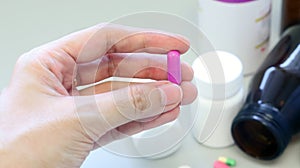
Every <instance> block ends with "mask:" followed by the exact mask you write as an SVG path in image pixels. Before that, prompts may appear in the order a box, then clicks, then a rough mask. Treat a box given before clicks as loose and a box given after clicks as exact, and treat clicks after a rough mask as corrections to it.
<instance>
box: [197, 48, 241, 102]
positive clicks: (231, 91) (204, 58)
mask: <svg viewBox="0 0 300 168" xmlns="http://www.w3.org/2000/svg"><path fill="white" fill-rule="evenodd" d="M192 67H193V70H194V73H195V75H194V80H195V83H196V85H197V88H198V91H199V93H198V94H199V96H202V97H205V98H208V99H215V100H218V99H226V98H229V97H231V96H233V95H235V94H236V93H237V92H238V91H239V90H240V89H241V88H242V87H243V66H242V63H241V61H240V60H239V58H237V57H236V56H235V55H233V54H231V53H228V52H225V51H212V52H208V53H205V54H203V55H200V56H199V57H198V58H197V59H196V60H195V61H194V62H193V65H192Z"/></svg>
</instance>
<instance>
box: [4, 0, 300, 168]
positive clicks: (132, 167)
mask: <svg viewBox="0 0 300 168" xmlns="http://www.w3.org/2000/svg"><path fill="white" fill-rule="evenodd" d="M273 2H274V3H273V4H274V5H273V11H274V12H273V13H272V15H273V16H272V18H273V21H272V36H271V42H272V46H273V45H274V44H275V42H276V41H277V40H278V32H279V19H280V13H279V5H280V3H281V1H280V0H273ZM197 8H198V0H186V1H183V0H163V1H162V0H152V1H141V0H128V1H120V0H109V1H106V0H105V1H104V0H85V1H83V0H82V1H73V0H63V1H59V0H53V1H46V0H26V1H20V0H9V1H8V0H0V44H1V45H0V53H1V61H0V76H1V80H0V89H1V88H3V87H5V86H7V85H8V83H9V79H10V76H11V73H12V71H13V66H14V64H15V61H16V59H17V58H18V57H19V56H20V55H21V54H22V53H24V52H26V51H28V50H30V49H32V48H33V47H35V46H38V45H41V44H43V43H46V42H48V41H51V40H54V39H57V38H59V37H61V36H63V35H65V34H68V33H70V32H73V31H76V30H79V29H82V28H85V27H88V26H91V25H95V24H97V23H100V22H107V21H110V20H112V19H115V18H117V17H120V16H122V15H127V14H130V13H135V12H139V11H160V12H167V13H171V14H176V15H179V16H181V17H183V18H186V19H188V20H190V21H191V22H193V23H195V24H196V22H197V10H198V9H197ZM183 113H189V111H187V110H183ZM121 147H123V146H121ZM219 156H228V157H232V158H235V159H236V160H237V164H238V165H237V166H236V168H270V167H272V168H286V167H289V168H296V167H300V159H299V158H300V141H299V138H298V139H297V142H296V140H294V142H292V143H291V144H290V145H289V146H288V149H287V150H286V151H285V153H284V154H283V156H282V157H280V158H279V159H278V160H275V161H272V162H261V161H257V160H255V159H252V158H250V157H248V156H246V155H245V154H244V153H242V152H241V151H240V150H239V149H237V147H235V146H233V147H230V148H226V149H210V148H207V147H204V146H201V145H199V144H198V143H197V142H196V141H195V140H194V139H193V138H192V137H191V136H190V134H189V135H187V136H186V138H185V139H184V140H183V145H182V146H181V148H180V149H179V150H178V151H177V152H176V153H175V154H174V155H172V156H171V157H167V158H164V159H160V160H145V159H133V158H127V157H123V156H119V155H115V154H112V153H110V152H107V151H105V150H104V149H99V150H96V151H94V152H92V153H91V155H90V156H89V157H88V158H87V160H86V162H85V163H84V165H83V166H82V167H83V168H95V167H97V168H98V167H105V168H106V167H109V168H119V167H122V168H141V167H142V168H153V167H155V168H177V167H178V166H181V165H190V167H191V168H211V167H212V164H213V162H214V161H215V160H216V159H217V158H218V157H219Z"/></svg>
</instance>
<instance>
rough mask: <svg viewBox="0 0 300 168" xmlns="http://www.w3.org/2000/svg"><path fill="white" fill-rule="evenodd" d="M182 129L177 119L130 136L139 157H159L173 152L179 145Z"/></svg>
mask: <svg viewBox="0 0 300 168" xmlns="http://www.w3.org/2000/svg"><path fill="white" fill-rule="evenodd" d="M184 135H185V133H184V129H183V128H182V126H181V123H180V121H179V119H177V120H175V121H173V122H170V123H167V124H164V125H162V126H159V127H156V128H152V129H149V130H146V131H143V132H141V133H138V134H136V135H133V136H132V141H133V145H134V147H135V149H136V151H137V153H138V154H139V157H142V158H146V159H160V158H164V157H167V156H169V155H171V154H173V153H175V152H176V151H177V150H178V149H179V148H180V146H181V140H182V138H183V137H184Z"/></svg>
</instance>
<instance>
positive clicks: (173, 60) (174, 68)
mask: <svg viewBox="0 0 300 168" xmlns="http://www.w3.org/2000/svg"><path fill="white" fill-rule="evenodd" d="M167 59H168V61H167V64H168V80H169V81H170V82H172V83H175V84H178V85H179V84H180V83H181V67H180V52H179V51H177V50H171V51H169V52H168V57H167Z"/></svg>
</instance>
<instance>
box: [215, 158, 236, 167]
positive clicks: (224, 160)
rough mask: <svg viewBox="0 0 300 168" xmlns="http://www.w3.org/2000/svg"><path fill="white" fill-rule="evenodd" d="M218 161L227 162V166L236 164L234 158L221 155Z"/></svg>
mask: <svg viewBox="0 0 300 168" xmlns="http://www.w3.org/2000/svg"><path fill="white" fill-rule="evenodd" d="M218 161H220V162H223V163H225V164H227V165H228V166H235V165H236V161H235V160H234V159H231V158H227V157H223V156H221V157H219V158H218Z"/></svg>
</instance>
